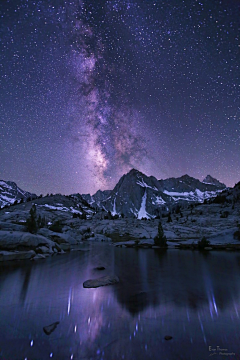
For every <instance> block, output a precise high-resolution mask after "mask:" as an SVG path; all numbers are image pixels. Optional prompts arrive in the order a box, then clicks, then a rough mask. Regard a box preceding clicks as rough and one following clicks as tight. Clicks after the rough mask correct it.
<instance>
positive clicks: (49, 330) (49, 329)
mask: <svg viewBox="0 0 240 360" xmlns="http://www.w3.org/2000/svg"><path fill="white" fill-rule="evenodd" d="M58 324H59V321H56V322H54V323H53V324H50V325H47V326H44V328H43V331H44V332H45V334H46V335H50V334H51V333H52V332H53V331H54V330H55V329H56V327H57V326H58Z"/></svg>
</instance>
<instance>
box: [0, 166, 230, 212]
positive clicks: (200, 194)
mask: <svg viewBox="0 0 240 360" xmlns="http://www.w3.org/2000/svg"><path fill="white" fill-rule="evenodd" d="M226 189H227V188H226V185H224V184H223V183H221V182H220V181H218V180H217V179H214V178H213V177H211V176H210V175H207V176H206V178H205V179H204V180H203V181H200V180H198V179H195V178H193V177H191V176H189V175H183V176H181V177H179V178H169V179H165V180H157V179H156V178H155V177H154V176H147V175H145V174H143V173H141V172H140V171H138V170H135V169H132V170H131V171H130V172H129V173H127V174H125V175H123V176H122V177H121V178H120V180H119V182H118V183H117V184H116V186H115V187H114V189H113V190H104V191H101V190H98V191H97V192H96V193H95V194H94V195H90V194H83V195H80V194H72V195H69V196H64V195H61V194H56V195H53V194H50V195H49V194H47V195H46V196H42V195H40V196H37V195H36V194H31V193H29V192H27V191H24V190H22V189H20V188H19V187H18V186H17V185H16V184H15V183H14V182H11V181H3V180H1V181H0V206H1V208H3V207H7V206H9V205H13V204H14V205H16V204H20V203H27V202H30V201H33V200H35V201H37V204H38V206H40V207H41V206H44V207H45V208H48V209H52V210H58V211H70V212H72V213H73V216H74V217H82V218H87V217H89V216H91V215H93V214H94V213H95V212H98V211H102V210H104V211H107V212H108V213H109V212H110V213H111V215H112V216H121V217H123V216H126V217H136V218H139V219H141V218H154V217H158V216H160V215H161V214H162V213H164V212H166V213H167V212H168V211H169V209H170V208H174V207H177V206H179V205H181V206H184V205H185V204H189V203H193V202H200V203H203V202H206V201H209V200H210V199H214V198H217V197H219V196H221V193H222V191H223V190H226Z"/></svg>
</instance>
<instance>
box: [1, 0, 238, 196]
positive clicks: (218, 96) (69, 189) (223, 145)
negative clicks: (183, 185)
mask: <svg viewBox="0 0 240 360" xmlns="http://www.w3.org/2000/svg"><path fill="white" fill-rule="evenodd" d="M239 10H240V7H239V3H238V2H237V1H235V0H229V1H227V2H226V1H204V2H203V1H202V2H200V1H193V0H185V1H178V0H172V1H168V2H167V1H147V0H142V1H77V0H74V1H63V0H62V1H61V0H59V1H57V0H52V1H51V0H49V1H47V0H41V1H40V0H39V1H37V0H36V1H27V0H25V1H24V0H22V1H21V0H16V1H14V2H13V1H4V2H1V3H0V12H1V13H0V16H1V28H0V30H1V58H0V75H1V77H0V80H1V84H0V85H1V107H0V129H1V132H0V156H1V174H0V177H1V178H3V179H4V180H12V181H16V182H17V183H18V185H19V186H20V187H22V188H24V189H26V190H28V191H32V192H36V193H40V192H42V193H47V192H61V193H66V194H67V193H73V192H80V193H84V192H85V193H86V192H90V193H93V192H95V191H96V190H98V189H99V188H101V189H107V188H109V189H110V188H113V186H114V185H115V184H116V182H117V181H118V179H119V178H120V176H121V175H122V174H123V173H126V172H127V171H129V170H130V169H131V168H132V167H135V168H137V169H139V170H141V171H143V172H145V173H146V174H147V175H154V176H155V177H157V178H166V177H172V176H181V175H183V174H185V173H188V174H189V175H191V176H194V177H196V178H199V179H201V180H202V179H203V177H205V176H206V175H207V174H208V173H210V174H211V175H212V176H214V177H216V178H218V179H219V180H221V181H223V182H225V183H226V184H227V185H229V186H233V185H234V183H235V182H237V181H239V180H240V162H239V153H240V128H239V125H240V120H239V93H240V91H239V89H240V84H239V58H240V57H239V50H240V43H239V16H240V11H239Z"/></svg>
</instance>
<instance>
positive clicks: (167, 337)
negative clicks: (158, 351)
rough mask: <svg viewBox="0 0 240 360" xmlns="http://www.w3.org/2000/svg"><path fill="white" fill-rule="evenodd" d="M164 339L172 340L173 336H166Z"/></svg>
mask: <svg viewBox="0 0 240 360" xmlns="http://www.w3.org/2000/svg"><path fill="white" fill-rule="evenodd" d="M164 339H165V340H171V339H172V336H170V335H166V336H165V337H164Z"/></svg>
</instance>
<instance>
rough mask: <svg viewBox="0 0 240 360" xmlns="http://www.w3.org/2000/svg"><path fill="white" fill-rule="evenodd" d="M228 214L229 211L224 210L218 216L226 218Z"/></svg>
mask: <svg viewBox="0 0 240 360" xmlns="http://www.w3.org/2000/svg"><path fill="white" fill-rule="evenodd" d="M228 215H229V211H224V212H223V213H222V214H221V215H220V218H223V219H226V218H227V217H228Z"/></svg>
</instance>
